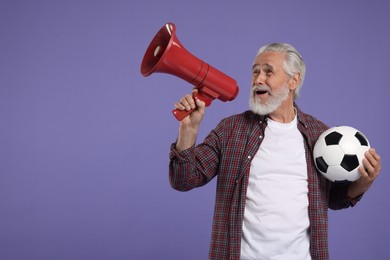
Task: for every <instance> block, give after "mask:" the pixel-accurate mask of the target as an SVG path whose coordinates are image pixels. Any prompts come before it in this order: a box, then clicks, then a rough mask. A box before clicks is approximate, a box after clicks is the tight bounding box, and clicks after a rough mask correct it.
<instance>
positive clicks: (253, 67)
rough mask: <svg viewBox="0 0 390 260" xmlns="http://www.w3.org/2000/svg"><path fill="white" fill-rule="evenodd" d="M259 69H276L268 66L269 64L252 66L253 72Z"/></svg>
mask: <svg viewBox="0 0 390 260" xmlns="http://www.w3.org/2000/svg"><path fill="white" fill-rule="evenodd" d="M257 67H264V69H270V70H274V67H273V66H272V65H270V64H268V63H265V64H263V65H260V64H258V63H255V64H253V66H252V70H254V69H255V68H257Z"/></svg>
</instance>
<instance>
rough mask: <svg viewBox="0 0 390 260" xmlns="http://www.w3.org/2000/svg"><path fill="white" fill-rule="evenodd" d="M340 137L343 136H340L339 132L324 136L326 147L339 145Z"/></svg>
mask: <svg viewBox="0 0 390 260" xmlns="http://www.w3.org/2000/svg"><path fill="white" fill-rule="evenodd" d="M342 137H343V135H342V134H340V133H339V132H331V133H329V134H327V135H326V136H325V143H326V145H336V144H339V142H340V140H341V138H342Z"/></svg>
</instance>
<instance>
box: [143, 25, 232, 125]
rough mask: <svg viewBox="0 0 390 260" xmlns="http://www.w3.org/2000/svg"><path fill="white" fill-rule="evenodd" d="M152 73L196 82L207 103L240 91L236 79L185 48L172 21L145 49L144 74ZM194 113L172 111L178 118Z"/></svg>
mask: <svg viewBox="0 0 390 260" xmlns="http://www.w3.org/2000/svg"><path fill="white" fill-rule="evenodd" d="M153 72H161V73H168V74H171V75H174V76H177V77H179V78H181V79H183V80H185V81H187V82H189V83H190V84H192V85H194V86H195V87H196V88H197V89H198V90H199V92H198V94H197V98H199V99H200V100H202V101H204V102H205V103H206V106H209V105H210V104H211V102H212V101H213V100H214V99H219V100H221V101H224V102H226V101H231V100H233V99H234V98H236V96H237V94H238V91H239V88H238V86H237V83H236V81H235V80H234V79H232V78H230V77H229V76H227V75H225V74H224V73H222V72H220V71H219V70H217V69H215V68H214V67H212V66H210V65H209V64H207V63H206V62H204V61H202V60H200V59H198V58H197V57H195V56H194V55H192V54H191V53H190V52H188V51H187V50H186V49H185V48H184V47H183V45H182V44H181V43H180V42H179V40H178V39H177V37H176V27H175V25H174V24H173V23H167V24H165V25H164V26H163V27H162V28H161V29H160V30H159V31H158V32H157V34H156V35H155V36H154V38H153V39H152V41H151V43H150V44H149V47H148V48H147V49H146V52H145V55H144V58H143V60H142V63H141V74H142V75H143V76H145V77H146V76H149V75H151V74H152V73H153ZM191 112H192V111H179V110H176V109H175V110H173V114H174V116H175V117H176V119H177V120H179V121H180V120H182V119H183V118H184V117H186V116H187V115H188V114H190V113H191Z"/></svg>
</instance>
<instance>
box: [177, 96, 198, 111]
mask: <svg viewBox="0 0 390 260" xmlns="http://www.w3.org/2000/svg"><path fill="white" fill-rule="evenodd" d="M180 104H181V106H182V109H183V110H187V111H189V110H191V109H194V108H195V107H196V106H195V100H194V98H193V97H192V95H190V94H187V95H185V96H184V97H182V98H181V99H180Z"/></svg>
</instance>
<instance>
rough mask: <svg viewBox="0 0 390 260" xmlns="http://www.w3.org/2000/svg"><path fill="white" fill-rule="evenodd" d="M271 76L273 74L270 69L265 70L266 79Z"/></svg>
mask: <svg viewBox="0 0 390 260" xmlns="http://www.w3.org/2000/svg"><path fill="white" fill-rule="evenodd" d="M272 74H274V72H273V71H272V70H270V69H268V70H265V75H267V77H269V76H272Z"/></svg>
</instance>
